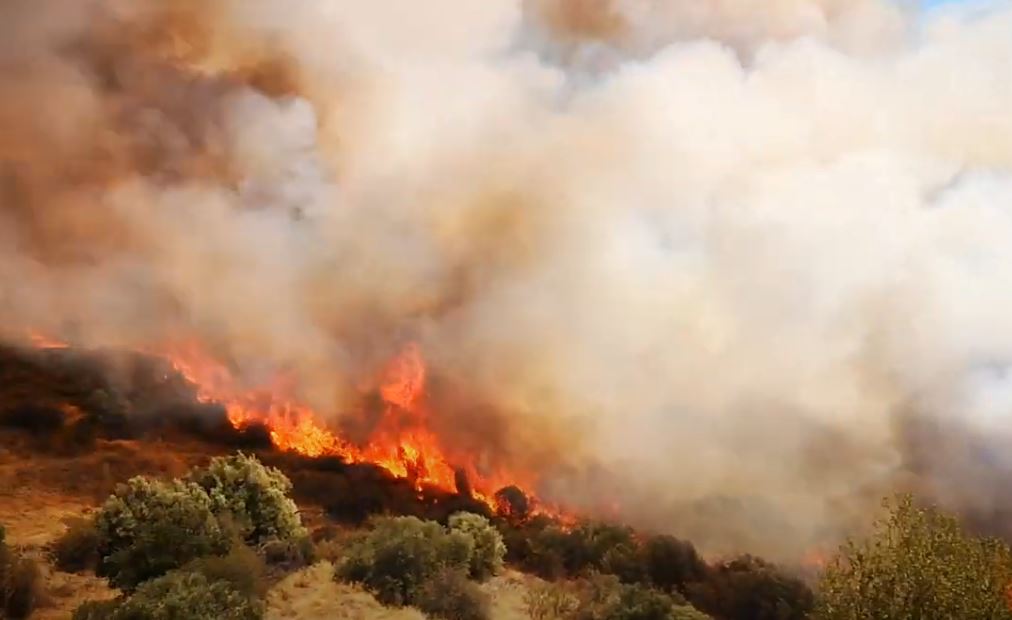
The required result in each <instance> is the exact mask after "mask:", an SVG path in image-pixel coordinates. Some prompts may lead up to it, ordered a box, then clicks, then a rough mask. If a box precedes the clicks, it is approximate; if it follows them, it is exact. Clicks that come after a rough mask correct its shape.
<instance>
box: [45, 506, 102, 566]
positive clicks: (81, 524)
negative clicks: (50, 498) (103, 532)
mask: <svg viewBox="0 0 1012 620" xmlns="http://www.w3.org/2000/svg"><path fill="white" fill-rule="evenodd" d="M98 547H99V536H98V530H97V529H96V528H95V522H94V521H93V520H91V519H81V518H77V519H73V520H72V521H70V522H69V523H68V524H67V531H66V532H64V534H63V536H60V537H59V538H58V539H57V540H56V542H54V543H53V545H52V548H51V549H50V554H51V555H52V557H53V563H54V564H55V565H56V567H57V568H58V569H60V570H62V571H64V572H67V573H79V572H81V571H86V570H95V569H96V568H97V567H98Z"/></svg>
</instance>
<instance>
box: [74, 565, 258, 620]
mask: <svg viewBox="0 0 1012 620" xmlns="http://www.w3.org/2000/svg"><path fill="white" fill-rule="evenodd" d="M263 614H264V611H263V605H262V603H261V602H260V601H257V600H251V599H249V598H247V597H246V596H244V595H243V594H241V593H239V592H237V591H236V590H235V589H233V588H232V587H231V586H230V585H229V584H228V583H227V582H225V581H211V580H208V578H207V577H205V576H204V575H203V574H201V573H199V572H191V571H172V572H171V573H168V574H166V575H163V576H162V577H159V578H157V579H152V580H151V581H148V582H146V583H144V584H142V585H141V586H140V587H139V588H137V591H136V592H135V593H134V594H133V596H130V597H129V598H120V599H117V600H115V601H104V602H100V603H85V604H84V605H82V606H80V607H79V608H78V609H77V610H76V611H75V612H74V620H208V619H209V618H214V619H215V620H259V619H261V618H263Z"/></svg>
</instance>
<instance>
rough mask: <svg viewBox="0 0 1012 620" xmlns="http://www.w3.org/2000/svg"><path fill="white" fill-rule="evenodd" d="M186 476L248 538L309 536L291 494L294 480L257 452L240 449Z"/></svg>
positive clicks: (254, 542) (212, 506)
mask: <svg viewBox="0 0 1012 620" xmlns="http://www.w3.org/2000/svg"><path fill="white" fill-rule="evenodd" d="M187 480H188V481H190V482H194V483H196V484H197V485H199V486H200V487H201V488H202V489H204V491H205V492H206V493H207V495H208V497H210V499H211V509H212V511H213V512H214V513H215V514H217V515H228V516H229V518H230V519H231V520H232V521H233V522H234V525H235V526H236V527H238V528H239V533H240V535H241V536H242V537H243V538H244V539H245V540H246V542H249V543H251V544H260V543H263V542H266V541H269V540H272V539H276V540H283V541H288V540H296V539H298V538H303V537H305V536H307V532H306V529H305V528H304V527H303V526H302V520H301V518H300V517H299V509H298V507H297V506H296V505H295V502H294V501H292V499H291V498H290V497H288V494H289V493H291V490H292V483H291V481H290V480H289V479H288V478H287V477H286V476H285V475H284V474H283V473H281V472H280V471H279V470H278V469H276V468H274V467H266V466H264V465H263V463H261V462H260V461H259V460H257V458H256V457H254V456H249V455H246V454H243V453H241V452H240V453H239V454H236V455H233V456H227V457H217V458H215V459H212V460H211V463H210V464H209V465H208V466H207V467H204V468H199V469H194V470H193V471H191V472H190V474H189V476H187Z"/></svg>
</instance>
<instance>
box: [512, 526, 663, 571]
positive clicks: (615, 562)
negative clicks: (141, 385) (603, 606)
mask: <svg viewBox="0 0 1012 620" xmlns="http://www.w3.org/2000/svg"><path fill="white" fill-rule="evenodd" d="M522 532H523V531H522V530H521V533H522ZM527 535H528V536H529V541H528V542H527V543H524V542H523V541H514V539H515V538H516V537H517V536H518V533H517V532H516V531H514V532H510V543H511V544H514V543H515V544H517V545H525V546H526V549H525V552H524V555H523V557H521V558H514V559H515V560H518V561H519V563H520V564H521V565H522V566H524V567H525V568H526V569H528V570H530V571H532V572H534V573H536V574H538V575H541V576H542V577H545V578H547V579H556V578H559V577H562V576H564V575H569V576H578V575H583V574H586V573H588V572H589V571H598V572H604V573H608V574H615V575H617V576H619V577H620V578H621V579H622V581H624V582H627V583H635V582H642V581H646V580H647V570H646V565H645V562H644V559H643V555H642V550H641V546H640V544H639V542H638V541H637V540H636V539H635V537H634V536H633V532H632V530H631V529H629V528H627V527H621V526H617V525H610V524H606V523H594V522H587V523H581V524H580V525H578V526H576V527H574V528H572V529H565V528H562V527H560V526H558V525H548V526H547V527H544V528H542V529H540V530H535V531H530V530H528V532H527Z"/></svg>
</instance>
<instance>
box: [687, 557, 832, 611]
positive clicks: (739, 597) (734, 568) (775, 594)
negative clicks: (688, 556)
mask: <svg viewBox="0 0 1012 620" xmlns="http://www.w3.org/2000/svg"><path fill="white" fill-rule="evenodd" d="M686 596H687V598H688V599H689V601H691V602H692V605H693V607H695V608H697V609H699V610H701V611H704V612H706V613H708V614H711V615H713V616H715V617H718V618H724V619H726V620H805V619H806V618H808V616H809V613H810V612H811V611H812V608H813V607H814V604H815V596H814V594H813V593H812V590H811V589H810V588H809V587H808V586H807V585H805V584H804V582H802V581H801V580H799V579H797V578H795V577H793V576H791V575H788V574H786V573H784V572H783V571H781V570H780V569H778V568H777V567H776V566H774V565H772V564H770V563H768V562H765V561H763V560H761V559H759V558H755V557H751V556H742V557H740V558H738V559H736V560H732V561H730V562H726V563H724V564H722V565H720V566H718V567H715V568H712V569H710V570H709V571H707V575H706V577H705V579H704V580H703V581H700V582H696V583H691V584H689V585H688V586H687V587H686Z"/></svg>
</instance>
